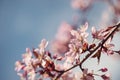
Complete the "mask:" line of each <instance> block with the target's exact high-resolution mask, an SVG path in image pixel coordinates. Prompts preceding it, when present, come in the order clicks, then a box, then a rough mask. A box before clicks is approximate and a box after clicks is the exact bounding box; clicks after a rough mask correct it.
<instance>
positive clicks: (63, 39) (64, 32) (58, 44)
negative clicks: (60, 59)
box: [51, 22, 73, 54]
mask: <svg viewBox="0 0 120 80" xmlns="http://www.w3.org/2000/svg"><path fill="white" fill-rule="evenodd" d="M71 30H73V27H72V26H71V25H70V24H68V23H67V22H63V23H62V24H61V25H60V27H59V29H58V31H57V34H56V36H55V40H53V42H52V43H51V44H52V45H51V49H52V51H53V52H54V53H55V54H63V53H65V52H67V51H68V47H67V45H68V43H69V41H70V39H71V37H72V36H71V34H70V31H71Z"/></svg>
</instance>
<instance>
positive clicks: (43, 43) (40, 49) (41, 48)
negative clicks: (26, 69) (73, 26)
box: [39, 39, 48, 54]
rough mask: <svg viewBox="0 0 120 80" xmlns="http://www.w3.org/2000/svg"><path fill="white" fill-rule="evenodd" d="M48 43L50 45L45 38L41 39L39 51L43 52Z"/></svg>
mask: <svg viewBox="0 0 120 80" xmlns="http://www.w3.org/2000/svg"><path fill="white" fill-rule="evenodd" d="M47 45H48V42H47V41H46V40H45V39H43V40H41V43H40V45H39V52H40V53H41V54H43V53H44V52H45V48H46V47H47Z"/></svg>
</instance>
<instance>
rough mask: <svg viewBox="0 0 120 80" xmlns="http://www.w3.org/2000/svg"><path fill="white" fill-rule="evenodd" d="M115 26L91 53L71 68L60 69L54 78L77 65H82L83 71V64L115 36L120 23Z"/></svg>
mask: <svg viewBox="0 0 120 80" xmlns="http://www.w3.org/2000/svg"><path fill="white" fill-rule="evenodd" d="M113 27H114V29H113V30H112V31H111V33H110V34H109V35H108V36H107V37H106V38H105V39H103V40H102V41H101V42H100V43H99V44H98V46H96V48H94V49H93V50H91V51H89V54H87V55H86V57H85V58H84V59H83V60H82V61H81V62H80V63H79V64H76V65H74V66H72V67H71V68H69V69H67V70H64V71H60V74H59V75H57V77H56V78H55V79H54V80H57V79H58V78H60V77H61V76H62V75H63V74H64V73H65V72H67V71H69V70H71V69H73V68H75V67H77V66H80V68H81V70H82V71H83V68H82V64H83V63H84V62H85V61H86V60H87V59H88V58H90V56H91V55H93V54H94V52H95V51H96V50H98V49H99V48H100V47H102V46H103V45H104V43H105V42H106V41H107V40H108V39H109V38H110V37H111V36H113V34H114V33H115V31H117V30H118V28H119V27H120V23H119V24H117V25H114V26H113Z"/></svg>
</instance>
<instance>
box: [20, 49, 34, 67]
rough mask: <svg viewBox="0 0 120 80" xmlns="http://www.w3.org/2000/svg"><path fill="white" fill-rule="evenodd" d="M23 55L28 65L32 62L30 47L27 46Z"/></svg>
mask: <svg viewBox="0 0 120 80" xmlns="http://www.w3.org/2000/svg"><path fill="white" fill-rule="evenodd" d="M22 57H23V62H24V63H25V64H26V65H29V64H31V59H32V52H31V51H30V49H29V48H26V53H25V54H23V55H22Z"/></svg>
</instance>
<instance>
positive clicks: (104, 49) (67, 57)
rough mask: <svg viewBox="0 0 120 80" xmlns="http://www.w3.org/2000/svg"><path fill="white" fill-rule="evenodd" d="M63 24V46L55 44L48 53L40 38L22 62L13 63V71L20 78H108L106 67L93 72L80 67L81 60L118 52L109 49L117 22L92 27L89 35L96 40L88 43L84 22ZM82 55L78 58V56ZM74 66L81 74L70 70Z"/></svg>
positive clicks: (42, 79)
mask: <svg viewBox="0 0 120 80" xmlns="http://www.w3.org/2000/svg"><path fill="white" fill-rule="evenodd" d="M64 25H67V28H68V29H67V28H66V29H64V28H63V29H62V32H67V36H68V37H67V36H63V37H62V38H64V40H65V42H63V45H64V46H65V47H67V48H66V49H65V50H64V49H61V48H62V47H61V45H59V46H57V47H55V48H56V50H55V51H53V52H54V53H52V52H51V51H50V50H46V47H47V46H48V41H46V40H45V39H43V40H42V41H41V43H40V44H39V46H38V48H34V49H32V50H30V49H29V48H26V53H24V54H23V55H22V58H23V59H22V61H16V63H15V70H16V71H17V72H18V73H17V74H18V75H19V76H20V78H21V80H46V79H50V80H95V76H97V77H100V78H101V79H103V80H110V79H111V78H110V75H109V74H108V73H106V72H107V71H108V69H107V68H106V67H103V68H101V69H99V70H98V71H97V72H98V73H97V72H96V71H94V70H89V69H88V68H87V67H82V65H83V64H82V63H84V62H85V61H86V60H87V59H88V58H97V59H98V62H100V58H101V55H102V53H107V55H113V54H115V53H118V54H120V50H113V47H114V46H115V45H114V44H112V43H111V41H112V39H113V37H114V35H115V33H116V32H118V31H120V29H119V27H120V23H119V24H117V25H115V26H110V27H106V28H103V29H100V30H96V29H95V27H92V29H91V34H92V38H93V40H98V43H96V42H94V41H93V42H92V43H90V42H88V38H87V37H88V35H89V34H90V33H88V32H87V29H88V23H85V25H83V26H81V27H80V28H78V29H76V30H75V29H73V28H71V26H69V25H68V24H66V23H64ZM60 32H61V31H60ZM60 32H59V31H58V34H57V35H59V36H61V35H62V34H61V33H60ZM59 39H60V37H58V38H56V40H58V41H61V42H62V40H59ZM64 40H63V41H64ZM57 44H58V43H57ZM53 46H56V45H53ZM59 49H60V51H59ZM57 50H58V51H57ZM62 50H63V51H62ZM61 53H62V54H61ZM84 54H86V57H85V58H82V57H81V56H82V55H84ZM77 66H79V67H80V70H81V73H74V70H73V69H74V68H76V67H77ZM99 72H102V74H99ZM77 75H80V76H77Z"/></svg>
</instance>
